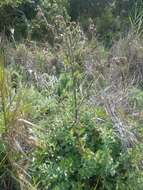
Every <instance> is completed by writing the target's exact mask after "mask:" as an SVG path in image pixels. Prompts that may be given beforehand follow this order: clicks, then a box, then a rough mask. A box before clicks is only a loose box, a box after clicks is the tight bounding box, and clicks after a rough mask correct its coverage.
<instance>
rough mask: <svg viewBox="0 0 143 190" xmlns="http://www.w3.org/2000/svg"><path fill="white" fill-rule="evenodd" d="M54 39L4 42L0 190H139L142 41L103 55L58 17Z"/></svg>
mask: <svg viewBox="0 0 143 190" xmlns="http://www.w3.org/2000/svg"><path fill="white" fill-rule="evenodd" d="M56 19H57V22H56V26H57V28H56V31H55V37H54V39H55V41H54V45H53V47H51V46H50V45H49V44H48V43H38V42H33V41H31V42H29V41H28V42H25V43H23V44H22V43H21V44H18V43H16V42H15V41H14V43H12V42H11V43H10V42H7V41H6V40H4V41H3V40H2V41H1V50H2V51H1V53H0V189H4V190H27V189H28V190H32V189H33V190H35V189H39V190H115V189H116V190H142V189H143V160H142V159H143V143H142V135H143V130H142V127H143V125H142V121H143V113H142V106H143V86H142V85H143V84H142V79H143V66H142V65H143V63H142V62H143V43H142V40H141V36H140V35H138V33H137V32H135V31H131V32H130V33H129V34H128V35H127V36H126V37H125V38H121V39H120V40H119V41H118V42H115V44H114V45H113V47H112V48H111V49H108V50H107V49H105V48H104V47H103V46H102V45H101V44H100V43H99V42H98V41H97V40H96V39H95V37H94V36H91V39H90V41H89V40H88V39H87V38H86V36H85V34H84V32H83V31H82V30H81V28H80V26H79V25H78V24H76V23H74V22H68V23H67V22H66V21H64V19H63V17H61V16H59V17H57V18H56Z"/></svg>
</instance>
